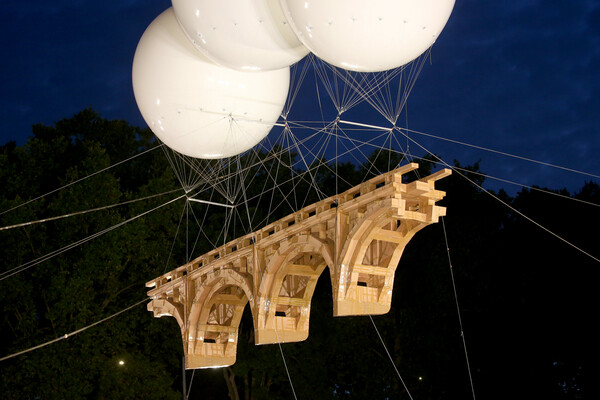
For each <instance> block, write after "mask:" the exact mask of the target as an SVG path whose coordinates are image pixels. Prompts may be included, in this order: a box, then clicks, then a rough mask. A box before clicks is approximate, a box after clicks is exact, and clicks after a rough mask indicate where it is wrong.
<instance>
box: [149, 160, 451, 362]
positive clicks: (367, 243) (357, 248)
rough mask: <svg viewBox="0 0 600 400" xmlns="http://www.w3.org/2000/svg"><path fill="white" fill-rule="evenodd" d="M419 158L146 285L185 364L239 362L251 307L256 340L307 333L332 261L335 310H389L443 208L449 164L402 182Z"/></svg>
mask: <svg viewBox="0 0 600 400" xmlns="http://www.w3.org/2000/svg"><path fill="white" fill-rule="evenodd" d="M417 168H418V164H415V163H411V164H407V165H405V166H403V167H400V168H398V169H396V170H393V171H390V172H388V173H385V174H382V175H379V176H377V177H375V178H372V179H370V180H368V181H365V182H363V183H362V184H360V185H358V186H355V187H353V188H351V189H349V190H347V191H345V192H343V193H341V194H339V195H336V196H332V197H328V198H326V199H323V200H321V201H319V202H316V203H314V204H311V205H309V206H307V207H304V208H302V209H301V210H299V211H297V212H295V213H293V214H290V215H288V216H286V217H284V218H282V219H280V220H278V221H275V222H273V223H271V224H269V225H267V226H265V227H263V228H262V229H259V230H257V231H255V232H252V233H250V234H247V235H244V236H241V237H239V238H237V239H235V240H232V241H230V242H228V243H226V244H224V245H223V246H220V247H217V248H215V249H214V250H211V251H209V252H208V253H206V254H203V255H201V256H200V257H197V258H196V259H194V260H192V261H190V262H189V263H187V264H185V265H182V266H181V267H178V268H176V269H174V270H172V271H170V272H168V273H166V274H164V275H161V276H159V277H157V278H155V279H153V280H151V281H149V282H147V283H146V286H147V287H148V288H150V290H149V292H148V296H150V297H151V298H152V301H151V302H150V303H149V304H148V310H149V311H152V312H154V316H155V317H161V316H164V315H170V316H173V317H175V318H176V319H177V322H178V323H179V326H180V328H181V334H182V338H183V341H184V350H185V354H186V367H187V368H203V367H214V366H223V365H231V364H233V363H234V362H235V353H236V347H237V333H238V326H239V321H240V319H241V316H242V313H243V310H244V307H245V306H246V304H248V303H249V304H250V308H251V310H252V316H253V320H254V330H255V343H256V344H266V343H277V342H294V341H301V340H304V339H306V338H307V337H308V327H309V324H308V321H309V317H310V303H311V299H312V295H313V292H314V289H315V286H316V283H317V280H318V278H319V276H320V275H321V273H322V272H323V270H324V269H325V267H329V273H330V278H331V282H332V288H333V302H334V315H337V316H342V315H368V314H383V313H386V312H387V311H389V308H390V305H391V297H392V287H393V279H394V274H395V270H396V267H397V265H398V262H399V260H400V257H401V255H402V252H403V250H404V247H405V246H406V244H407V243H408V241H409V240H410V239H411V238H412V237H413V236H414V234H415V233H416V232H417V231H419V230H420V229H422V228H423V227H425V226H427V225H429V224H431V223H435V222H437V221H438V218H439V217H440V216H443V215H445V208H444V207H440V206H437V205H436V202H437V201H439V200H441V199H442V198H443V197H444V195H445V193H444V192H442V191H439V190H436V189H435V182H436V181H437V180H439V179H442V178H444V177H446V176H448V175H450V173H451V171H450V170H448V169H444V170H441V171H438V172H436V173H434V174H432V175H429V176H427V177H425V178H422V179H419V180H416V181H413V182H410V183H404V182H403V175H404V174H406V173H408V172H410V171H413V170H415V169H417Z"/></svg>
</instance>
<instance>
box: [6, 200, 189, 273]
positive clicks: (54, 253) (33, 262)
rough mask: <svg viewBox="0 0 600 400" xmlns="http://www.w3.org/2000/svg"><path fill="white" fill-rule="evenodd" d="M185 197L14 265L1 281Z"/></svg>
mask: <svg viewBox="0 0 600 400" xmlns="http://www.w3.org/2000/svg"><path fill="white" fill-rule="evenodd" d="M184 197H185V194H184V195H181V196H179V197H176V198H174V199H171V200H169V201H167V202H166V203H164V204H162V205H160V206H157V207H154V208H152V209H151V210H147V211H144V212H143V213H141V214H138V215H136V216H135V217H132V218H129V219H126V220H125V221H121V222H119V223H118V224H115V225H113V226H111V227H108V228H106V229H103V230H101V231H99V232H96V233H94V234H92V235H90V236H87V237H85V238H83V239H80V240H78V241H76V242H73V243H71V244H69V245H67V246H64V247H61V248H60V249H57V250H54V251H51V252H50V253H47V254H45V255H43V256H41V257H38V258H36V259H35V260H31V261H28V262H26V263H23V264H21V265H19V266H17V267H14V268H12V269H10V270H8V271H5V272H2V273H0V281H3V280H4V279H7V278H10V277H11V276H13V275H16V274H18V273H21V272H23V271H25V270H28V269H29V268H32V267H34V266H36V265H38V264H40V263H43V262H44V261H47V260H49V259H51V258H53V257H55V256H57V255H59V254H62V253H64V252H66V251H69V250H71V249H73V248H75V247H77V246H80V245H82V244H84V243H86V242H88V241H90V240H93V239H96V238H97V237H99V236H102V235H104V234H105V233H107V232H110V231H112V230H113V229H116V228H118V227H120V226H123V225H125V224H127V223H129V222H131V221H134V220H136V219H138V218H140V217H143V216H144V215H146V214H149V213H151V212H153V211H156V210H158V209H159V208H162V207H164V206H166V205H168V204H171V203H173V202H175V201H177V200H179V199H182V198H184Z"/></svg>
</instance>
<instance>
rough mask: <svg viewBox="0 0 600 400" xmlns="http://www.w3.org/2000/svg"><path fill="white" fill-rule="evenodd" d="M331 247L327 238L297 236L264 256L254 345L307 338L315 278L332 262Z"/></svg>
mask: <svg viewBox="0 0 600 400" xmlns="http://www.w3.org/2000/svg"><path fill="white" fill-rule="evenodd" d="M331 247H332V246H331V243H328V242H327V241H326V240H322V239H318V238H316V237H314V236H312V235H308V234H304V235H298V236H294V237H292V238H290V239H289V240H285V241H284V242H283V243H282V244H281V245H280V247H279V249H278V250H277V251H276V252H275V253H274V254H273V255H272V256H271V257H268V259H265V265H266V268H265V271H264V274H263V276H264V279H263V280H262V282H261V285H260V287H259V291H258V293H259V294H260V297H259V303H258V307H257V312H256V313H255V318H256V319H255V323H254V327H255V343H256V344H267V343H278V342H280V343H283V342H299V341H302V340H306V338H307V337H308V327H309V319H310V306H311V300H312V296H313V293H314V291H315V287H316V285H317V281H318V279H319V277H320V276H321V273H322V272H323V270H324V269H325V267H327V266H330V265H333V255H332V249H331ZM330 271H331V269H330ZM330 275H331V274H330Z"/></svg>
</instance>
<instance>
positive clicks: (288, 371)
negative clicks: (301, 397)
mask: <svg viewBox="0 0 600 400" xmlns="http://www.w3.org/2000/svg"><path fill="white" fill-rule="evenodd" d="M275 336H277V344H278V345H279V352H280V353H281V359H282V360H283V366H284V367H285V372H286V374H287V377H288V381H289V382H290V386H291V388H292V393H293V394H294V399H296V400H298V396H296V391H295V390H294V384H293V383H292V376H291V375H290V370H289V369H288V366H287V362H285V356H284V355H283V347H281V342H280V341H279V335H278V334H277V324H275Z"/></svg>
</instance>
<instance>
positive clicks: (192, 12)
mask: <svg viewBox="0 0 600 400" xmlns="http://www.w3.org/2000/svg"><path fill="white" fill-rule="evenodd" d="M172 4H173V9H174V10H175V15H176V16H177V19H178V20H179V23H180V24H181V26H182V27H183V30H184V31H185V32H186V34H187V35H188V37H189V38H190V40H191V41H192V43H193V44H194V46H196V48H197V49H198V50H200V51H201V52H202V53H203V54H204V55H205V56H207V57H209V58H210V59H212V60H213V61H214V62H216V63H217V64H220V65H223V66H227V67H230V68H235V69H238V70H242V71H259V70H273V69H279V68H283V67H287V66H290V65H292V64H294V63H295V62H297V61H299V60H300V59H301V58H302V57H304V56H305V55H306V54H308V49H307V48H306V47H304V46H303V45H302V43H300V41H299V40H298V38H297V37H296V34H295V33H294V31H293V30H292V29H291V28H290V26H289V25H288V23H287V21H286V18H285V17H284V15H283V11H282V9H281V5H280V4H279V0H219V1H216V0H172Z"/></svg>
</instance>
